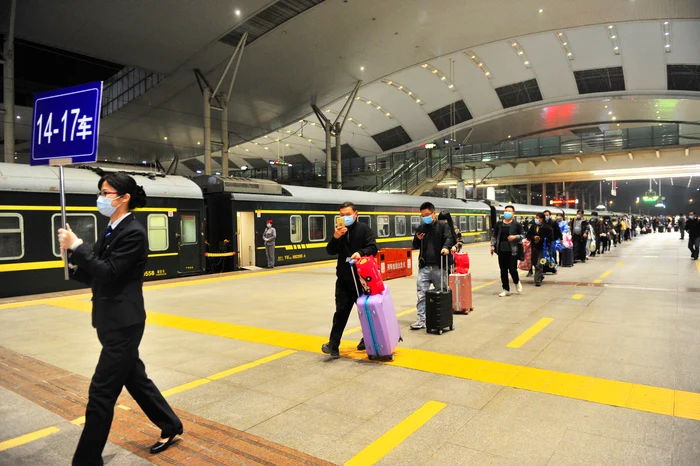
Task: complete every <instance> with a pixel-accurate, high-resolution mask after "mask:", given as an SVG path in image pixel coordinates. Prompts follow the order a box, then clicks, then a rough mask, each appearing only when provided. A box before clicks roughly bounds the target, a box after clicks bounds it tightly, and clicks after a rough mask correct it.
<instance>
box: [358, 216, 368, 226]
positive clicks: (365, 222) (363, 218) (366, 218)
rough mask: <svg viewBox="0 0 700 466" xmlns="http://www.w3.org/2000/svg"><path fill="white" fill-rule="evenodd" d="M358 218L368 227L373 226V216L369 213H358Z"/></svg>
mask: <svg viewBox="0 0 700 466" xmlns="http://www.w3.org/2000/svg"><path fill="white" fill-rule="evenodd" d="M357 220H358V221H359V222H360V223H364V224H365V225H367V226H368V227H370V228H372V217H370V216H369V215H358V216H357Z"/></svg>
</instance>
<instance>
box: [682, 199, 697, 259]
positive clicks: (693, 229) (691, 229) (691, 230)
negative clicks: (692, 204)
mask: <svg viewBox="0 0 700 466" xmlns="http://www.w3.org/2000/svg"><path fill="white" fill-rule="evenodd" d="M685 230H686V231H687V232H688V249H690V257H691V258H692V259H693V260H698V256H699V255H700V219H698V216H697V214H696V213H695V212H693V211H691V212H690V213H689V214H688V221H687V222H685Z"/></svg>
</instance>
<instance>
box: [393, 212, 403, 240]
mask: <svg viewBox="0 0 700 466" xmlns="http://www.w3.org/2000/svg"><path fill="white" fill-rule="evenodd" d="M394 233H395V234H396V236H406V217H404V216H403V215H397V216H396V218H394Z"/></svg>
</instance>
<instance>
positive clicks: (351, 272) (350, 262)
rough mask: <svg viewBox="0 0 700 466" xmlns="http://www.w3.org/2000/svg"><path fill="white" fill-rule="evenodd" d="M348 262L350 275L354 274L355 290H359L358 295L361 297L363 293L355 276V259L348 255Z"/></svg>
mask: <svg viewBox="0 0 700 466" xmlns="http://www.w3.org/2000/svg"><path fill="white" fill-rule="evenodd" d="M347 262H348V265H350V275H352V282H353V283H354V284H355V291H356V292H357V297H358V298H359V297H360V296H362V295H361V294H360V288H359V287H358V286H357V277H355V271H354V270H353V265H355V261H354V260H352V259H350V258H349V257H348V258H347ZM355 268H357V266H355ZM363 291H364V289H363ZM363 294H364V293H363Z"/></svg>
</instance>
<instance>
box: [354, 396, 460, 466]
mask: <svg viewBox="0 0 700 466" xmlns="http://www.w3.org/2000/svg"><path fill="white" fill-rule="evenodd" d="M446 406H447V405H446V404H445V403H440V402H439V401H428V402H427V403H426V404H424V405H423V406H421V407H420V408H419V409H418V410H416V411H415V412H413V413H412V414H411V415H410V416H408V417H407V418H406V419H404V420H403V421H401V422H399V423H398V424H396V425H395V426H394V427H392V428H391V430H389V431H388V432H387V433H385V434H384V435H382V436H381V437H379V438H378V439H377V440H375V441H374V442H372V444H370V445H369V446H368V447H367V448H365V449H364V450H362V451H361V452H360V453H358V454H357V455H355V456H354V457H353V458H352V459H350V461H348V462H346V463H345V466H372V465H374V464H376V463H377V462H378V461H379V460H381V459H382V458H384V457H385V456H386V455H387V454H389V453H390V452H391V451H392V450H393V449H394V448H396V447H398V446H399V445H400V444H401V443H402V442H403V441H404V440H406V439H407V438H408V437H410V436H411V435H412V434H413V433H414V432H416V431H417V430H418V429H420V428H421V427H422V426H423V425H425V423H426V422H428V421H429V420H430V419H432V418H433V417H434V416H435V415H436V414H437V413H439V412H440V411H442V410H443V409H444V408H445V407H446Z"/></svg>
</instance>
